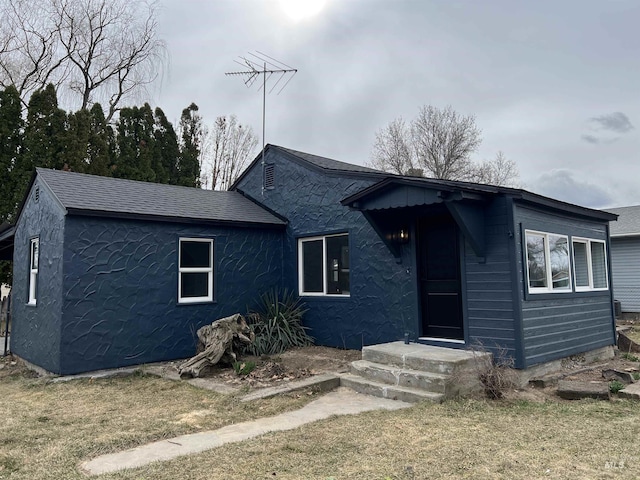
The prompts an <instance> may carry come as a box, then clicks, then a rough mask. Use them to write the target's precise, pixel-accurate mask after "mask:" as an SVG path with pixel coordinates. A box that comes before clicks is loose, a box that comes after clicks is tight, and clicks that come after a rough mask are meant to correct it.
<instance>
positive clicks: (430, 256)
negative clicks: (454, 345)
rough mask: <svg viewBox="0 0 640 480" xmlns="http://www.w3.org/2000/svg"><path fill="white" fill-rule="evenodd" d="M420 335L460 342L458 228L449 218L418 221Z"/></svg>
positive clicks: (461, 330) (460, 310)
mask: <svg viewBox="0 0 640 480" xmlns="http://www.w3.org/2000/svg"><path fill="white" fill-rule="evenodd" d="M418 242H419V245H418V249H419V252H418V253H419V257H420V258H419V265H420V272H419V281H420V294H421V298H420V300H421V307H422V336H424V337H435V338H448V339H454V340H463V339H464V330H463V325H462V301H461V293H460V250H459V240H458V227H457V225H456V224H455V222H454V220H453V218H451V217H449V216H441V217H433V218H424V219H422V220H420V221H419V222H418Z"/></svg>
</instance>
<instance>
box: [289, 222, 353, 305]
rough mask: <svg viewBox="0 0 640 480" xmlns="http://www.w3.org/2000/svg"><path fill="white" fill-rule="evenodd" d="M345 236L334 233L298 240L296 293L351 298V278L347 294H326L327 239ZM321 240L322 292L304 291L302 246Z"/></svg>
mask: <svg viewBox="0 0 640 480" xmlns="http://www.w3.org/2000/svg"><path fill="white" fill-rule="evenodd" d="M345 235H346V236H347V240H348V239H349V233H347V232H343V233H334V234H331V235H317V236H315V237H303V238H298V292H300V296H305V297H331V298H333V297H350V296H351V276H349V293H327V238H331V237H342V236H345ZM316 240H322V292H305V291H304V258H303V250H302V244H303V243H305V242H313V241H316Z"/></svg>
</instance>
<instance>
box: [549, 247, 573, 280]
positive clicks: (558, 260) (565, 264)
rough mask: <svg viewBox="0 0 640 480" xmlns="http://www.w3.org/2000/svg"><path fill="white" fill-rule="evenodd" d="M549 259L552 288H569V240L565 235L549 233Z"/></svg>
mask: <svg viewBox="0 0 640 480" xmlns="http://www.w3.org/2000/svg"><path fill="white" fill-rule="evenodd" d="M549 260H550V263H551V281H552V282H553V289H554V290H566V289H568V288H571V285H570V283H569V241H568V239H567V237H561V236H558V235H549Z"/></svg>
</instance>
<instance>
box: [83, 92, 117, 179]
mask: <svg viewBox="0 0 640 480" xmlns="http://www.w3.org/2000/svg"><path fill="white" fill-rule="evenodd" d="M88 153H89V165H88V166H87V173H91V174H93V175H101V176H103V177H111V176H112V175H113V166H114V162H115V137H114V133H113V128H111V126H110V125H108V124H107V121H106V120H105V116H104V111H103V110H102V106H101V105H100V104H99V103H94V104H93V107H91V110H89V143H88Z"/></svg>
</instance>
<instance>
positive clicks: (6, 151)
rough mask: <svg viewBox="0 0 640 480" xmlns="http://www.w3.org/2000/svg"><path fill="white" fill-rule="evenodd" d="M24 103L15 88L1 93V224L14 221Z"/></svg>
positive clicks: (9, 88)
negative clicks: (16, 170)
mask: <svg viewBox="0 0 640 480" xmlns="http://www.w3.org/2000/svg"><path fill="white" fill-rule="evenodd" d="M21 111H22V103H21V101H20V95H19V93H18V90H17V89H16V88H15V87H12V86H11V87H7V88H5V89H4V90H3V91H0V139H1V141H0V199H2V201H0V223H2V222H11V221H14V220H15V218H14V215H15V211H16V208H17V201H18V200H17V193H16V191H15V190H16V189H15V182H14V175H15V173H14V170H15V166H16V163H17V161H18V157H19V155H20V154H21V150H22V141H23V138H22V134H23V128H24V122H23V120H22V114H21Z"/></svg>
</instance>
